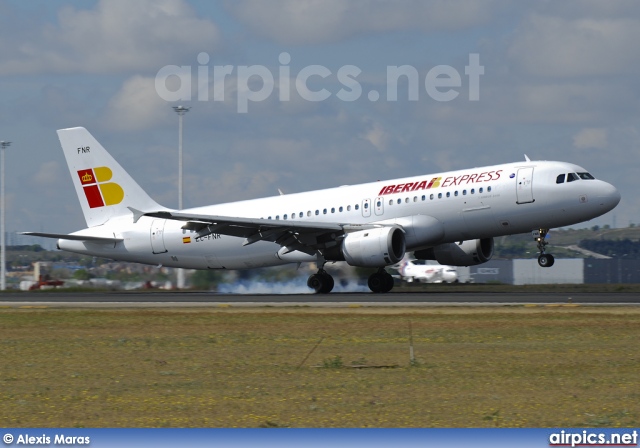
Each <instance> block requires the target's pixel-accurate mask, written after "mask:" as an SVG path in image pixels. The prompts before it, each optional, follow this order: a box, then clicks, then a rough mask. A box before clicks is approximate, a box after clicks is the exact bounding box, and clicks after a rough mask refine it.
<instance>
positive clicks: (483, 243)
mask: <svg viewBox="0 0 640 448" xmlns="http://www.w3.org/2000/svg"><path fill="white" fill-rule="evenodd" d="M414 255H415V257H416V258H417V259H419V260H436V261H437V262H438V263H440V264H444V265H448V266H474V265H476V264H482V263H486V262H487V261H489V260H491V257H493V238H483V239H481V240H469V241H462V242H461V243H448V244H441V245H439V246H435V247H432V248H430V249H425V250H419V251H416V252H415V253H414Z"/></svg>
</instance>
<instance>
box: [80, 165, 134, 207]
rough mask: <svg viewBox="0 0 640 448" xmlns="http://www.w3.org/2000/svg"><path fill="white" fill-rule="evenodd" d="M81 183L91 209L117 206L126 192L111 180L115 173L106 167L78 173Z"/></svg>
mask: <svg viewBox="0 0 640 448" xmlns="http://www.w3.org/2000/svg"><path fill="white" fill-rule="evenodd" d="M78 176H79V177H80V183H81V184H82V188H83V189H84V194H85V196H86V197H87V202H89V207H91V208H96V207H104V206H105V205H115V204H119V203H120V202H122V200H123V199H124V190H123V189H122V187H121V186H120V185H118V184H116V183H115V182H108V181H109V180H111V177H112V176H113V173H112V172H111V170H110V169H109V168H107V167H106V166H99V167H97V168H93V169H91V168H89V169H86V170H80V171H78Z"/></svg>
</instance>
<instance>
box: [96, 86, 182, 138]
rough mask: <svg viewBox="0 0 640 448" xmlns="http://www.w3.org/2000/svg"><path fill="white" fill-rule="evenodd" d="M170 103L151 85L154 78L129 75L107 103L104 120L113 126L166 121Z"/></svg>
mask: <svg viewBox="0 0 640 448" xmlns="http://www.w3.org/2000/svg"><path fill="white" fill-rule="evenodd" d="M169 106H170V104H169V103H167V102H166V101H164V100H163V99H162V98H160V96H159V95H158V93H157V92H156V87H155V78H151V77H144V76H139V75H136V76H133V77H132V78H129V79H128V80H126V81H125V82H124V84H123V85H122V88H121V89H120V91H118V93H117V94H116V95H115V96H114V97H113V98H111V100H110V101H109V104H108V105H107V110H106V115H105V121H106V124H107V126H108V127H110V128H111V129H114V130H125V131H131V130H142V129H147V128H150V127H153V126H158V125H159V124H161V123H167V122H168V121H167V120H168V119H169V118H173V117H172V116H171V114H169Z"/></svg>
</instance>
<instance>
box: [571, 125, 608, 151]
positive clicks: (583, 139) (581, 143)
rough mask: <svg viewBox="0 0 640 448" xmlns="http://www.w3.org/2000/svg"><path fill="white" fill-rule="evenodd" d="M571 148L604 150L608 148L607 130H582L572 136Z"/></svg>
mask: <svg viewBox="0 0 640 448" xmlns="http://www.w3.org/2000/svg"><path fill="white" fill-rule="evenodd" d="M573 146H574V147H575V148H577V149H590V148H593V149H605V148H606V147H607V146H608V142H607V130H606V129H603V128H584V129H581V130H580V131H579V132H578V133H577V134H575V135H574V136H573Z"/></svg>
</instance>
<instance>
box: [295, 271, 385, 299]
mask: <svg viewBox="0 0 640 448" xmlns="http://www.w3.org/2000/svg"><path fill="white" fill-rule="evenodd" d="M368 284H369V289H370V290H371V291H372V292H375V293H378V292H389V291H391V289H392V288H393V277H391V274H389V273H388V272H387V271H385V270H384V268H380V269H378V272H375V273H373V274H371V275H370V276H369V282H368ZM333 285H334V282H333V277H331V275H329V274H328V273H327V271H325V270H324V269H323V268H322V267H321V268H320V269H319V270H318V272H317V273H316V274H312V275H310V276H309V279H308V280H307V286H308V287H309V288H311V289H313V290H314V291H315V292H316V294H328V293H330V292H331V290H332V289H333Z"/></svg>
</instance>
